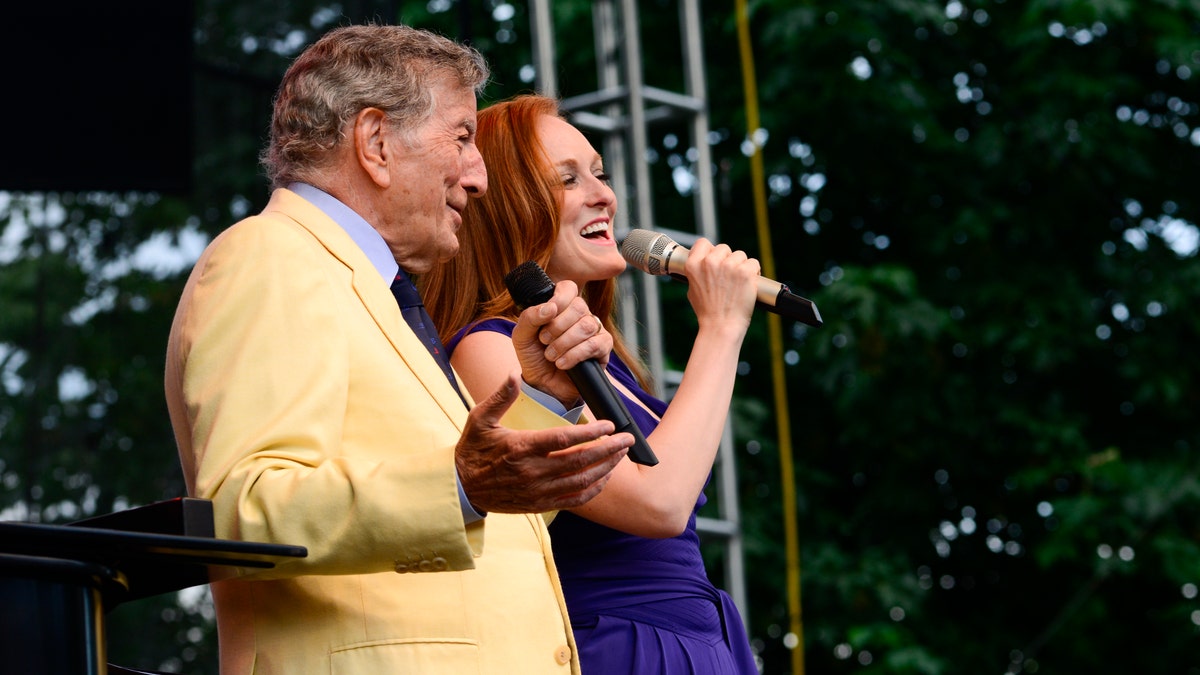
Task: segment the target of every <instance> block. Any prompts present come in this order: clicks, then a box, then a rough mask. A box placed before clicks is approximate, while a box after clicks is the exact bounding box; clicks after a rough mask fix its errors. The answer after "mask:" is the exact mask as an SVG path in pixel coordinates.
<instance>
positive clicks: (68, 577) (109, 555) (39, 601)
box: [0, 498, 308, 675]
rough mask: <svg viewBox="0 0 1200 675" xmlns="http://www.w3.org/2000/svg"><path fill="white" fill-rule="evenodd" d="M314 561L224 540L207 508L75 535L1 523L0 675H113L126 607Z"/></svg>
mask: <svg viewBox="0 0 1200 675" xmlns="http://www.w3.org/2000/svg"><path fill="white" fill-rule="evenodd" d="M307 554H308V552H307V550H306V549H305V548H304V547H303V546H288V545H280V544H261V543H255V542H246V541H232V540H226V539H216V538H215V537H214V536H213V516H212V504H211V503H210V502H208V501H206V500H202V499H191V498H179V499H172V500H167V501H164V502H157V503H155V504H150V505H148V506H143V507H139V508H135V509H129V510H127V511H120V512H117V513H113V514H108V515H105V516H100V517H97V518H91V519H88V520H84V521H79V522H77V523H72V524H70V525H41V524H36V523H13V522H0V655H3V656H2V657H0V675H31V674H42V673H45V674H51V673H52V674H54V675H107V673H108V664H107V662H106V652H107V649H106V635H105V629H104V625H105V623H104V617H105V614H106V613H107V612H108V611H110V610H111V609H113V608H114V607H116V606H117V605H118V604H120V603H122V602H127V601H129V600H135V599H138V598H144V597H148V596H151V595H157V594H159V593H168V592H171V591H177V590H180V589H183V588H188V587H190V586H199V585H201V584H206V583H209V582H210V581H216V580H219V579H223V578H228V577H231V576H233V575H235V574H236V573H237V572H236V568H238V567H251V568H270V567H274V566H275V564H276V563H278V562H281V561H285V560H289V559H292V558H303V557H304V556H306V555H307Z"/></svg>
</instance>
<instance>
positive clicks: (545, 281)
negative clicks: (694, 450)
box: [504, 260, 658, 466]
mask: <svg viewBox="0 0 1200 675" xmlns="http://www.w3.org/2000/svg"><path fill="white" fill-rule="evenodd" d="M504 285H505V286H507V287H508V292H509V293H511V294H512V297H513V301H514V302H516V303H517V306H518V307H520V308H521V309H524V308H526V307H532V306H533V305H540V304H542V303H543V302H546V301H548V300H550V298H552V297H554V282H553V281H552V280H551V279H550V277H549V276H547V275H546V272H545V270H543V269H542V268H541V266H540V265H538V264H537V263H536V262H534V261H532V260H530V261H528V262H524V263H521V264H520V265H517V266H516V267H514V268H513V269H512V271H510V272H509V273H508V274H507V275H505V277H504ZM567 375H568V376H569V377H570V378H571V382H573V383H574V384H575V388H576V389H578V390H579V395H580V397H582V398H583V402H584V403H586V404H587V406H588V407H589V408H591V409H592V412H593V413H594V414H595V415H596V416H597V417H599V418H600V419H605V420H609V421H610V422H612V423H613V425H614V426H616V429H617V432H618V433H619V432H626V433H630V434H633V445H632V446H631V447H630V448H629V454H628V455H627V456H628V457H629V459H630V460H632V461H634V462H636V463H638V464H644V465H646V466H654V465H655V464H658V457H657V456H655V454H654V451H653V450H651V449H650V444H649V443H648V442H647V441H646V437H645V435H643V434H642V430H641V429H639V428H638V426H637V424H635V423H634V421H633V417H631V416H630V414H629V409H628V408H626V407H625V404H624V403H623V402H622V401H621V399H620V397H619V395H618V394H617V391H616V389H614V388H613V386H612V383H611V382H609V381H608V376H607V375H605V374H604V368H603V367H601V365H600V362H599V361H597V360H595V359H588V360H586V361H583V362H581V363H579V364H578V365H576V366H574V367H573V368H569V369H568V370H567Z"/></svg>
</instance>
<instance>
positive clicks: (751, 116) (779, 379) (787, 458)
mask: <svg viewBox="0 0 1200 675" xmlns="http://www.w3.org/2000/svg"><path fill="white" fill-rule="evenodd" d="M736 5H737V30H738V47H739V52H740V54H741V62H742V87H743V92H744V95H745V97H746V132H747V134H748V136H749V138H750V139H751V142H752V146H753V148H754V150H753V153H752V154H751V155H750V180H751V182H752V184H753V191H754V221H755V224H756V227H757V232H758V244H759V249H760V250H761V251H762V254H761V256H759V262H761V263H762V269H763V276H765V277H767V278H768V279H774V278H775V258H774V255H773V254H772V252H771V228H770V224H769V222H768V218H767V194H766V177H765V176H764V171H763V161H762V149H761V148H760V147H759V145H758V142H757V141H756V140H755V139H756V138H757V135H758V129H759V127H760V122H759V116H758V85H757V80H756V76H755V73H754V54H753V52H752V50H751V48H750V22H749V17H748V16H747V13H746V0H736ZM767 327H768V336H769V339H770V350H771V379H772V381H773V383H774V394H775V420H776V426H777V430H778V433H779V468H780V474H781V476H780V482H781V484H782V492H783V529H784V545H785V547H786V553H787V601H788V615H789V618H790V632H791V634H792V635H793V636H795V639H796V646H795V647H794V648H793V649H792V673H793V675H804V622H803V619H802V616H801V613H800V543H799V536H798V534H797V526H796V480H795V469H794V468H793V466H792V430H791V420H790V419H789V418H788V405H787V386H786V384H785V381H784V372H783V338H782V327H781V325H780V321H779V316H778V315H776V314H767Z"/></svg>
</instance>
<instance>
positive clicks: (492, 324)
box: [446, 317, 517, 351]
mask: <svg viewBox="0 0 1200 675" xmlns="http://www.w3.org/2000/svg"><path fill="white" fill-rule="evenodd" d="M516 325H517V324H516V322H515V321H512V320H511V319H502V318H499V317H494V318H491V319H480V320H477V321H472V322H471V323H469V324H467V325H465V326H463V327H462V328H460V329H458V331H457V332H456V333H455V334H454V336H453V337H451V338H450V340H449V341H448V342H447V343H446V349H448V350H450V351H454V348H455V347H456V346H458V343H459V342H462V339H463V338H465V337H466V336H468V335H470V334H472V333H478V332H480V331H489V332H492V333H501V334H503V335H506V336H508V337H512V334H513V328H515V327H516Z"/></svg>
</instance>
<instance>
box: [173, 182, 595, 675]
mask: <svg viewBox="0 0 1200 675" xmlns="http://www.w3.org/2000/svg"><path fill="white" fill-rule="evenodd" d="M165 385H166V396H167V403H168V407H169V409H170V414H171V423H172V425H173V426H174V429H175V436H176V442H177V443H178V449H179V456H180V461H181V463H182V466H183V470H184V475H185V478H186V481H187V486H188V491H189V493H190V494H191V495H193V496H196V497H201V498H205V499H210V500H212V502H213V508H214V512H215V516H216V532H217V536H218V537H221V538H227V539H239V540H246V541H257V542H267V543H280V544H295V545H301V546H305V547H307V549H308V556H307V557H306V558H303V559H298V560H295V561H289V562H287V563H284V564H281V565H279V566H278V567H276V568H275V569H272V570H266V571H264V570H250V569H246V570H240V571H241V573H242V576H240V577H238V578H236V579H232V580H225V581H217V582H214V583H213V584H212V590H213V595H214V600H215V604H216V610H217V626H218V635H219V645H220V658H221V672H222V673H223V674H224V675H246V674H249V673H279V674H285V675H302V674H304V673H323V674H326V675H328V674H329V673H334V674H335V675H336V674H344V673H356V674H361V675H381V674H384V673H389V674H390V673H455V674H459V673H471V674H476V673H479V674H486V673H495V674H496V675H501V674H503V675H511V674H512V673H523V674H524V673H561V674H563V675H566V674H567V673H578V670H579V666H578V659H577V658H576V656H575V642H574V637H573V636H572V633H571V627H570V622H569V621H568V618H567V612H566V605H565V603H564V601H563V596H562V589H561V588H560V586H559V583H558V577H557V573H556V570H555V568H554V560H553V558H552V557H551V552H550V542H549V539H548V535H547V532H546V526H545V521H544V519H543V518H542V517H541V516H539V515H505V514H495V513H494V514H490V515H488V516H487V517H486V518H485V519H484V521H482V522H480V523H475V524H472V525H471V526H464V523H463V517H462V512H461V509H460V506H459V498H458V489H457V484H456V482H455V468H454V459H453V453H454V446H455V444H456V443H457V441H458V438H459V435H460V434H461V432H462V429H463V425H464V424H465V421H466V417H467V412H466V409H465V407H464V406H463V403H462V401H461V400H460V399H459V397H458V395H457V394H456V393H455V392H454V390H453V388H452V387H451V386H450V384H449V383H448V382H447V380H446V377H445V375H444V374H443V373H442V371H441V370H440V369H439V368H438V366H437V364H436V363H435V362H434V361H433V359H432V358H431V357H430V356H429V354H428V352H427V351H426V350H425V348H424V346H423V345H422V344H421V343H420V342H419V340H418V339H417V337H416V335H415V334H413V332H412V331H411V330H410V329H409V328H408V325H407V324H406V323H405V321H404V319H403V318H402V317H401V315H400V310H399V308H398V307H397V305H396V301H395V299H394V298H393V296H392V294H391V292H390V290H389V289H388V285H387V284H386V283H384V282H383V281H382V280H381V279H380V277H379V273H378V272H377V271H376V269H375V268H374V267H373V266H372V265H371V263H370V262H369V261H368V259H367V257H366V255H365V254H364V253H363V252H362V250H361V249H359V247H358V246H357V245H356V244H355V243H354V241H353V240H352V239H351V238H350V237H349V235H347V234H346V232H345V231H344V230H343V229H342V228H341V227H340V226H339V225H338V224H337V223H335V222H333V221H332V220H331V219H329V218H328V217H327V216H325V215H324V214H323V213H322V212H321V211H320V210H319V209H317V208H316V207H314V206H313V205H312V204H310V203H309V202H307V201H305V200H304V199H302V198H301V197H299V196H298V195H296V194H295V193H293V192H291V191H289V190H277V191H276V192H275V193H274V194H273V195H272V198H271V200H270V203H269V204H268V205H267V208H266V209H265V210H264V211H263V212H262V213H261V214H258V215H256V216H251V217H249V218H246V219H245V220H243V221H241V222H239V223H237V224H235V225H233V226H232V227H230V228H229V229H228V230H226V231H225V232H223V233H222V234H221V235H220V236H218V237H217V238H216V239H215V240H214V241H213V242H212V243H211V244H210V245H209V246H208V248H207V249H206V250H205V252H204V254H203V255H202V256H201V258H200V260H199V261H198V262H197V263H196V265H195V268H194V269H193V271H192V274H191V277H190V279H189V280H188V283H187V286H186V288H185V290H184V293H183V296H182V298H181V300H180V303H179V308H178V310H177V313H176V316H175V321H174V323H173V325H172V327H171V334H170V338H169V343H168V347H167V365H166V377H165ZM463 391H464V392H465V391H466V389H465V387H464V388H463ZM563 423H564V421H563V420H562V419H561V418H560V417H558V416H556V415H554V414H553V413H551V412H550V411H548V410H546V409H545V408H543V407H541V406H539V405H537V404H536V403H534V402H533V401H532V400H530V399H526V398H524V396H522V399H521V400H520V401H518V402H517V404H516V405H514V407H513V409H512V410H511V411H510V413H509V415H508V416H507V417H506V418H505V424H506V425H508V426H512V427H517V426H524V427H533V426H542V427H544V426H550V425H554V424H563ZM485 543H486V546H485Z"/></svg>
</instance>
